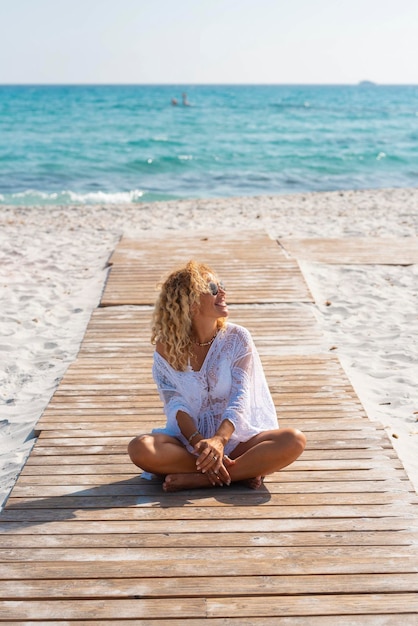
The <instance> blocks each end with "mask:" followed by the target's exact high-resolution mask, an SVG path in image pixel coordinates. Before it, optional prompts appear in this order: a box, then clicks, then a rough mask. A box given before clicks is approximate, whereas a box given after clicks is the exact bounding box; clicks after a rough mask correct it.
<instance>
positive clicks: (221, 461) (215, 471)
mask: <svg viewBox="0 0 418 626" xmlns="http://www.w3.org/2000/svg"><path fill="white" fill-rule="evenodd" d="M194 449H195V450H196V452H197V453H198V455H199V456H198V457H197V459H196V469H197V471H198V472H202V474H206V475H207V477H208V480H209V482H210V483H211V484H212V485H213V486H214V487H216V486H219V487H222V486H223V485H230V484H231V477H230V475H229V472H228V470H227V468H228V467H231V465H234V463H235V461H234V460H233V459H230V458H229V457H228V456H227V455H226V454H224V444H223V442H222V440H221V438H219V437H211V438H210V439H201V440H200V441H199V442H198V443H197V444H196V445H195V446H194Z"/></svg>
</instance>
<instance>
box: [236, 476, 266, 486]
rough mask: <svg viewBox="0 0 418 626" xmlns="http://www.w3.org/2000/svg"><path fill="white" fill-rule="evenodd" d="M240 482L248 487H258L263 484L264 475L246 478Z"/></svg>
mask: <svg viewBox="0 0 418 626" xmlns="http://www.w3.org/2000/svg"><path fill="white" fill-rule="evenodd" d="M241 484H242V485H245V486H246V487H249V488H250V489H260V487H261V486H262V485H263V484H264V476H255V477H254V478H247V480H242V481H241Z"/></svg>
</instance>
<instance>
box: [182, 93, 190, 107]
mask: <svg viewBox="0 0 418 626" xmlns="http://www.w3.org/2000/svg"><path fill="white" fill-rule="evenodd" d="M182 98H183V106H184V107H189V106H190V102H189V101H188V100H187V93H183V94H182Z"/></svg>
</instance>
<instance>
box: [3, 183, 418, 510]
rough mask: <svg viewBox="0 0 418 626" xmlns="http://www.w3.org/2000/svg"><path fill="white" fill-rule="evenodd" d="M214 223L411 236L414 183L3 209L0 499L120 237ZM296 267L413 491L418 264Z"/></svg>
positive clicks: (316, 233)
mask: <svg viewBox="0 0 418 626" xmlns="http://www.w3.org/2000/svg"><path fill="white" fill-rule="evenodd" d="M220 228H222V229H228V230H229V231H230V230H232V229H235V230H248V229H254V228H257V229H264V230H266V231H267V232H268V233H269V234H270V235H271V236H273V237H359V236H363V237H367V236H370V237H404V236H415V237H416V236H418V189H415V190H407V189H399V190H380V191H359V192H352V191H350V192H344V193H341V192H335V193H323V194H298V195H294V196H275V197H270V196H268V197H267V196H266V197H257V198H235V199H213V200H195V201H191V200H190V201H181V202H169V203H156V204H136V205H132V204H131V205H128V204H127V205H119V206H114V205H112V206H110V205H109V206H84V207H83V206H82V207H62V208H60V207H31V208H17V207H0V286H1V292H2V298H1V302H2V304H1V311H0V332H1V338H0V355H1V365H0V377H1V378H0V380H1V392H0V411H1V413H0V455H1V478H0V503H1V502H3V501H4V500H5V498H6V497H7V494H8V492H9V491H10V488H11V487H12V486H13V484H14V482H15V480H16V478H17V476H18V474H19V471H20V469H21V467H22V465H23V463H24V461H25V458H26V457H27V455H28V453H29V452H30V449H31V447H32V445H33V443H34V439H33V429H34V426H35V424H36V422H37V420H38V419H39V417H40V416H41V414H42V412H43V410H44V408H45V407H46V405H47V404H48V402H49V399H50V397H51V395H52V394H53V393H54V390H55V389H56V387H57V385H58V383H59V380H60V378H61V377H62V376H63V374H64V372H65V370H66V368H67V367H68V365H69V364H70V363H71V362H72V361H73V360H74V359H75V357H76V355H77V351H78V348H79V345H80V342H81V340H82V338H83V335H84V332H85V328H86V326H87V323H88V320H89V317H90V314H91V311H92V309H93V308H94V307H96V306H97V305H98V303H99V299H100V294H101V290H102V287H103V284H104V281H105V278H106V269H105V266H106V261H107V259H108V257H109V255H110V254H111V252H112V251H113V249H114V248H115V246H116V244H117V241H118V239H119V237H120V236H121V235H122V234H126V235H128V236H136V235H137V236H140V237H144V236H147V235H149V236H154V235H156V234H158V233H161V232H162V231H167V230H171V231H180V232H184V231H185V230H189V231H190V230H193V229H196V230H202V229H207V231H208V232H209V233H210V232H211V231H212V229H213V230H215V229H220ZM302 269H303V272H304V274H305V277H306V279H307V281H308V283H309V285H310V287H311V289H312V292H313V294H314V296H315V299H316V303H317V306H316V312H317V318H318V320H319V323H320V324H321V327H322V329H323V330H324V332H325V335H326V337H327V339H328V342H329V348H330V349H335V350H336V353H337V354H338V356H339V357H340V360H341V362H342V364H343V366H344V368H345V369H346V371H347V373H348V375H349V377H350V380H351V381H352V383H353V385H354V386H355V389H356V391H357V393H358V395H359V397H360V399H361V401H362V402H363V404H364V406H365V408H366V410H367V412H368V414H369V416H370V418H371V419H378V420H380V421H381V422H382V423H383V424H384V425H385V426H386V427H387V429H388V432H389V434H390V436H391V438H392V441H393V444H394V446H395V448H396V449H397V451H398V454H399V456H400V458H401V460H402V461H403V463H404V466H405V468H406V470H407V472H408V474H409V476H410V479H411V480H412V482H413V483H414V486H415V488H416V489H417V491H418V422H417V419H418V413H417V411H418V388H417V384H416V380H417V378H418V366H417V353H418V350H417V343H418V339H417V337H418V302H417V292H418V287H417V285H418V266H417V265H412V266H407V267H401V266H377V265H376V266H370V265H367V266H366V265H355V266H344V265H337V266H335V265H334V266H331V265H325V264H319V263H307V262H304V263H302ZM327 302H328V305H327ZM329 303H330V304H329Z"/></svg>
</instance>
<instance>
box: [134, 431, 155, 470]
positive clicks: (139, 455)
mask: <svg viewBox="0 0 418 626" xmlns="http://www.w3.org/2000/svg"><path fill="white" fill-rule="evenodd" d="M151 443H152V436H151V435H138V437H135V438H134V439H132V441H130V442H129V444H128V454H129V456H130V459H131V461H132V462H133V463H135V465H138V464H139V462H140V460H141V459H143V457H144V455H146V454H147V453H148V452H149V451H150V447H151Z"/></svg>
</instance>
